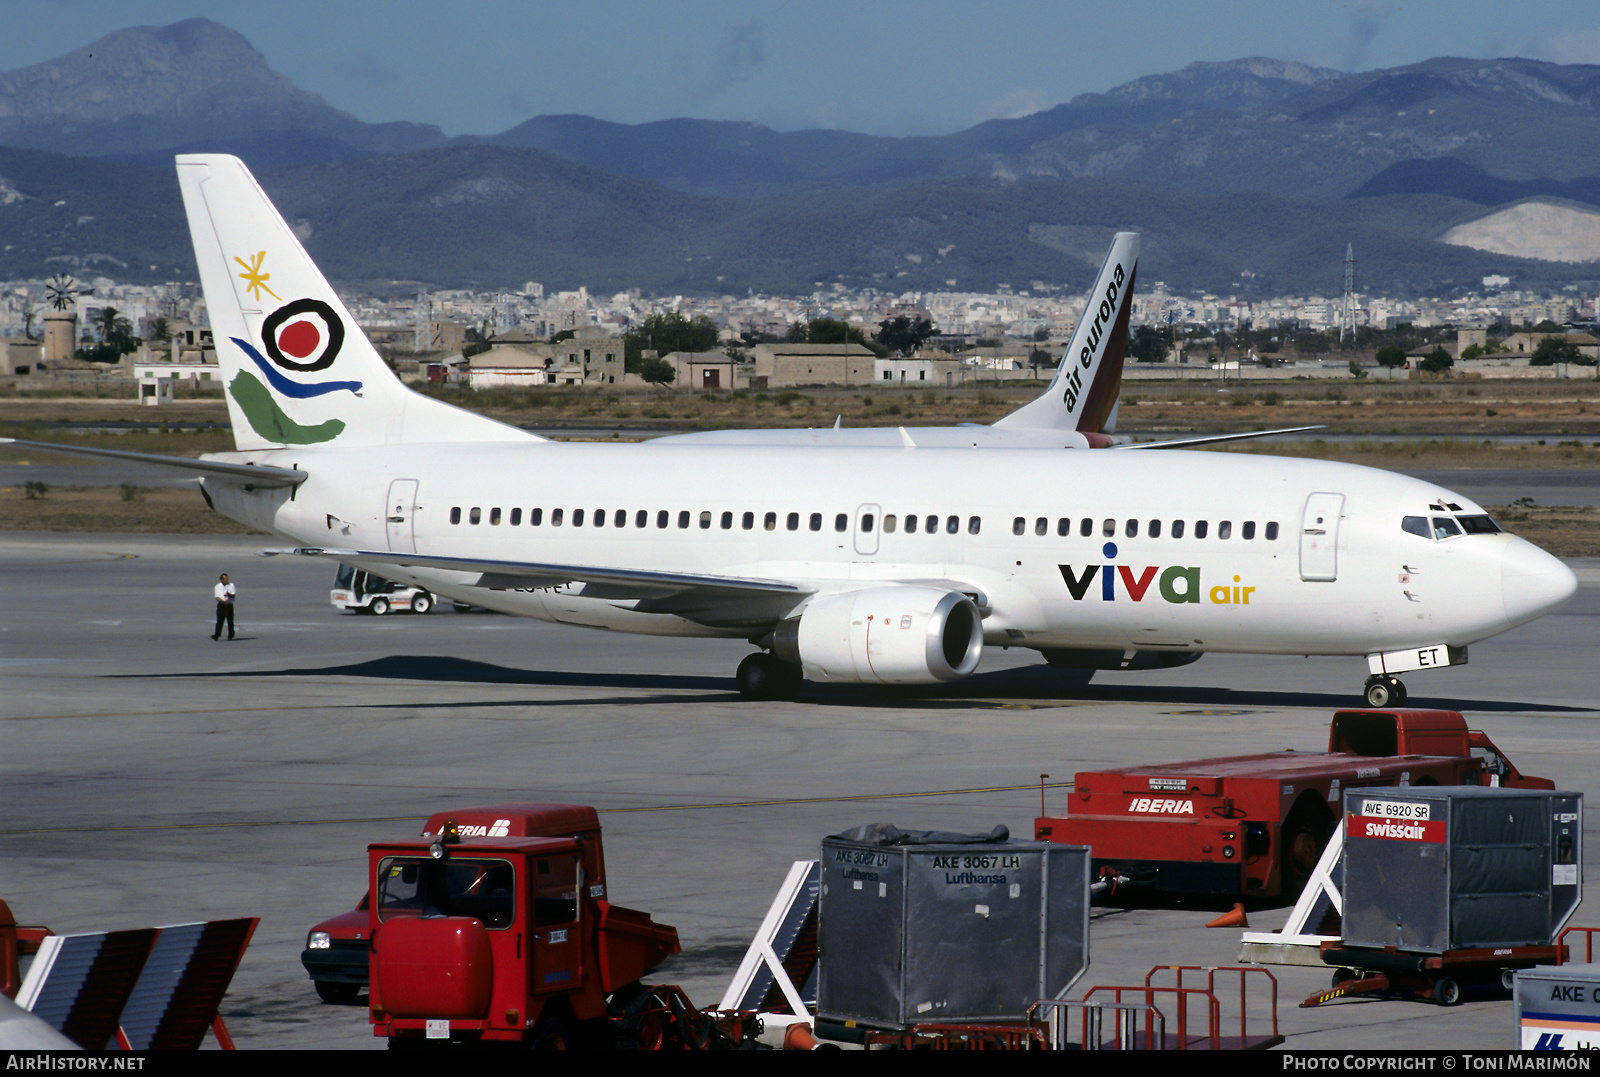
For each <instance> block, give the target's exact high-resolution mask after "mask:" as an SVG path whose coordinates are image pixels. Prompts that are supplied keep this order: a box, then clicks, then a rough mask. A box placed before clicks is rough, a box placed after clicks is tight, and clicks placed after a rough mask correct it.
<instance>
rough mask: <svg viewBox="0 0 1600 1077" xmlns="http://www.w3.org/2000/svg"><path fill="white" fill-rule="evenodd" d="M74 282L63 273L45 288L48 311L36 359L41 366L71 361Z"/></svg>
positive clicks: (75, 314) (75, 329)
mask: <svg viewBox="0 0 1600 1077" xmlns="http://www.w3.org/2000/svg"><path fill="white" fill-rule="evenodd" d="M77 286H78V282H77V281H75V280H73V279H72V278H71V277H69V276H67V275H66V274H65V273H57V274H56V275H55V276H53V277H51V278H50V280H49V282H48V283H47V284H46V285H45V288H46V289H47V290H48V292H49V295H50V298H49V303H50V309H49V310H47V311H45V314H44V348H43V349H42V350H41V351H40V353H39V358H40V359H42V360H44V361H45V362H50V361H52V360H59V359H71V358H72V356H73V353H74V352H76V350H77V347H78V296H80V295H87V294H88V293H87V292H79V291H77Z"/></svg>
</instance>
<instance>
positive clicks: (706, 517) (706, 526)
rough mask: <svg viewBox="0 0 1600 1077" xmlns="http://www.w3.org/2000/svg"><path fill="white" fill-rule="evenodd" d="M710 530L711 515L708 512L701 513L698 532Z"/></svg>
mask: <svg viewBox="0 0 1600 1077" xmlns="http://www.w3.org/2000/svg"><path fill="white" fill-rule="evenodd" d="M710 529H711V513H710V512H702V513H701V514H700V530H702V531H709V530H710Z"/></svg>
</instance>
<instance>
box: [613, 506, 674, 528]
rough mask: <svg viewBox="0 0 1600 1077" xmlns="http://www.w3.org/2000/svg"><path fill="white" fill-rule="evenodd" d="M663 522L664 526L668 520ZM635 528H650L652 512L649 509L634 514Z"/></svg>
mask: <svg viewBox="0 0 1600 1077" xmlns="http://www.w3.org/2000/svg"><path fill="white" fill-rule="evenodd" d="M661 522H662V523H663V524H665V523H666V522H667V521H666V520H662V521H661ZM619 526H620V525H619ZM633 526H634V527H649V526H650V510H649V509H640V510H639V511H638V512H636V513H634V514H633Z"/></svg>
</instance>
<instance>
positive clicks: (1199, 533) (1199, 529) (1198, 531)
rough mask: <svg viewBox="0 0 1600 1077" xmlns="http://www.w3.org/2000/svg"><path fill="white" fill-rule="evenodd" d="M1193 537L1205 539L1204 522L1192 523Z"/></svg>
mask: <svg viewBox="0 0 1600 1077" xmlns="http://www.w3.org/2000/svg"><path fill="white" fill-rule="evenodd" d="M1194 537H1195V538H1197V539H1203V538H1205V537H1206V522H1205V521H1204V520H1196V521H1195V522H1194Z"/></svg>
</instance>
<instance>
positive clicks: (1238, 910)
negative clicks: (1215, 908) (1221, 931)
mask: <svg viewBox="0 0 1600 1077" xmlns="http://www.w3.org/2000/svg"><path fill="white" fill-rule="evenodd" d="M1206 926H1207V927H1249V926H1250V921H1249V919H1247V918H1246V917H1245V914H1244V904H1243V903H1242V902H1238V901H1235V902H1234V903H1233V911H1232V912H1225V913H1223V914H1222V915H1221V916H1219V917H1217V918H1216V919H1215V920H1213V921H1211V922H1210V923H1209V924H1207V925H1206Z"/></svg>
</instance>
